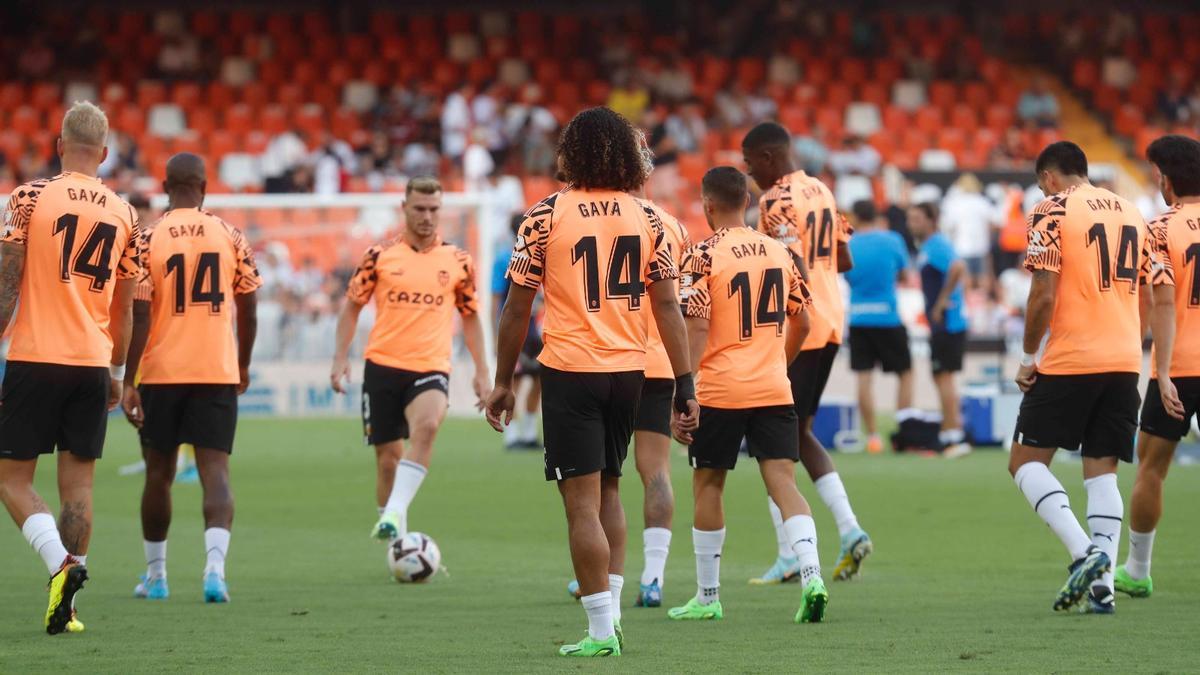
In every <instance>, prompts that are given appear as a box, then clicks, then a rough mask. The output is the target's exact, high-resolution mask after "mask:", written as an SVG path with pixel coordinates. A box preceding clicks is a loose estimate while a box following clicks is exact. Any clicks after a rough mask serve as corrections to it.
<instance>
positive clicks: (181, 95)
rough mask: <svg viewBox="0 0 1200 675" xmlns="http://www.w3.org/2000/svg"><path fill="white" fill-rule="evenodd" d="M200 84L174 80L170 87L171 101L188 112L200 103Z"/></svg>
mask: <svg viewBox="0 0 1200 675" xmlns="http://www.w3.org/2000/svg"><path fill="white" fill-rule="evenodd" d="M200 96H201V92H200V85H199V84H196V83H195V82H176V83H175V86H174V87H172V88H171V102H172V103H174V104H175V105H177V106H179V107H180V108H182V109H183V112H184V113H185V114H190V113H191V112H192V111H193V110H195V109H196V107H197V106H199V105H200Z"/></svg>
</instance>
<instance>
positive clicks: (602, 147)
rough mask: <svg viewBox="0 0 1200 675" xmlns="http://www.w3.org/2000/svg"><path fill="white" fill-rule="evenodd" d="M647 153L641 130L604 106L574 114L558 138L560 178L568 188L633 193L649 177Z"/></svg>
mask: <svg viewBox="0 0 1200 675" xmlns="http://www.w3.org/2000/svg"><path fill="white" fill-rule="evenodd" d="M647 153H648V151H646V152H643V144H642V136H641V132H640V131H638V130H637V129H636V128H635V127H634V126H633V125H632V124H630V123H629V120H627V119H625V118H624V117H622V116H621V115H620V114H618V113H616V112H613V111H612V110H609V109H608V108H589V109H587V110H584V111H583V112H580V113H579V114H577V115H575V117H574V118H572V119H571V121H570V122H568V123H567V126H566V128H564V129H563V131H562V136H561V137H560V138H559V140H558V156H559V157H560V158H561V160H562V174H563V178H564V179H565V182H566V183H567V184H568V185H570V186H572V187H580V188H595V189H601V190H619V191H621V192H634V191H636V190H638V189H640V188H641V187H642V185H644V184H645V182H646V179H647V178H648V177H649V176H650V160H649V157H648V154H647Z"/></svg>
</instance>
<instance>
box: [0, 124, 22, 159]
mask: <svg viewBox="0 0 1200 675" xmlns="http://www.w3.org/2000/svg"><path fill="white" fill-rule="evenodd" d="M24 151H25V137H24V136H23V135H22V134H21V133H20V132H19V131H16V130H15V129H5V130H3V131H0V153H3V154H4V157H5V158H6V159H7V160H8V163H9V164H10V165H12V164H16V163H17V161H18V160H19V159H20V157H21V153H23V152H24Z"/></svg>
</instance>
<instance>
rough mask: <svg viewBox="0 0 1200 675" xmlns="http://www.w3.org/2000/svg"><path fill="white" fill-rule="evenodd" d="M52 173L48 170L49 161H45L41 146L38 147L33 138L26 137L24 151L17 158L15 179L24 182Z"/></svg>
mask: <svg viewBox="0 0 1200 675" xmlns="http://www.w3.org/2000/svg"><path fill="white" fill-rule="evenodd" d="M53 175H54V174H53V173H50V172H49V162H47V161H46V152H45V151H44V150H43V149H42V148H39V147H38V146H37V143H35V142H34V141H33V139H31V138H30V139H26V140H25V151H24V152H22V153H21V156H20V158H18V159H17V166H16V176H17V181H18V182H21V183H25V182H28V181H31V180H33V179H35V178H49V177H51V176H53Z"/></svg>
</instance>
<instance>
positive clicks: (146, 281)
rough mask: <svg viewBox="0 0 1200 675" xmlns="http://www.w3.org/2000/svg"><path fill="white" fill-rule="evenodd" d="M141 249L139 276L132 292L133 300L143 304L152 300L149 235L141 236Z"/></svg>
mask: <svg viewBox="0 0 1200 675" xmlns="http://www.w3.org/2000/svg"><path fill="white" fill-rule="evenodd" d="M141 246H142V249H141V268H142V272H141V276H139V277H138V285H137V289H135V290H134V293H133V299H134V300H141V301H143V302H150V301H151V300H153V299H154V278H153V277H152V276H150V233H149V232H145V233H143V234H142V245H141Z"/></svg>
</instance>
